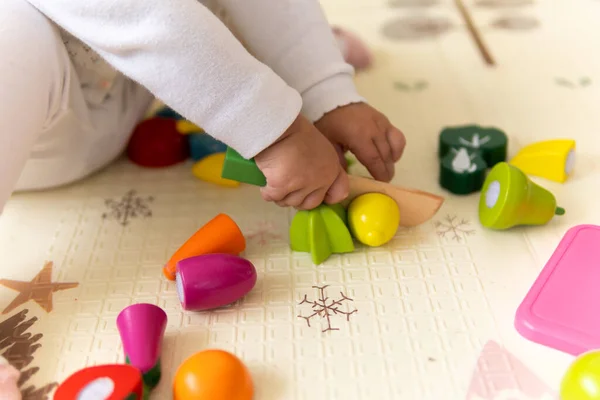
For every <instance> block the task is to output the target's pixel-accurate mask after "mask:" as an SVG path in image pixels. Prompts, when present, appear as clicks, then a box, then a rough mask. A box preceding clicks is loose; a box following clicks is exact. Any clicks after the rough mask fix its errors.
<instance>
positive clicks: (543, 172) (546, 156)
mask: <svg viewBox="0 0 600 400" xmlns="http://www.w3.org/2000/svg"><path fill="white" fill-rule="evenodd" d="M510 164H511V165H514V166H515V167H517V168H519V169H520V170H521V171H523V172H524V173H525V174H527V175H532V176H537V177H540V178H545V179H548V180H551V181H555V182H560V183H564V182H565V181H566V180H567V178H568V177H569V175H571V173H572V172H573V167H574V165H575V140H572V139H556V140H546V141H543V142H537V143H533V144H530V145H528V146H525V147H523V148H522V149H521V151H519V152H518V153H517V155H516V156H515V157H514V158H513V159H512V160H510Z"/></svg>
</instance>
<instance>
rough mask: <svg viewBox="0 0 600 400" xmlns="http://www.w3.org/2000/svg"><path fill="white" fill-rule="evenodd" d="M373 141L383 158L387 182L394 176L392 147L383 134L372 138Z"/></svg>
mask: <svg viewBox="0 0 600 400" xmlns="http://www.w3.org/2000/svg"><path fill="white" fill-rule="evenodd" d="M373 143H374V144H375V147H376V148H377V151H378V152H379V155H380V156H381V159H382V160H383V163H384V165H385V169H386V177H387V179H385V181H386V182H389V181H391V180H392V178H393V177H394V158H393V156H392V148H391V146H390V143H389V142H388V140H387V137H386V136H385V135H377V136H375V137H374V138H373Z"/></svg>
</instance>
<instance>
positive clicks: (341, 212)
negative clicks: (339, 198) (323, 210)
mask: <svg viewBox="0 0 600 400" xmlns="http://www.w3.org/2000/svg"><path fill="white" fill-rule="evenodd" d="M326 207H329V208H330V209H331V210H332V211H333V212H335V213H336V214H337V215H338V217H340V219H341V220H342V222H343V223H344V225H348V218H347V213H346V209H345V208H344V206H343V205H341V204H339V203H338V204H332V205H329V206H326Z"/></svg>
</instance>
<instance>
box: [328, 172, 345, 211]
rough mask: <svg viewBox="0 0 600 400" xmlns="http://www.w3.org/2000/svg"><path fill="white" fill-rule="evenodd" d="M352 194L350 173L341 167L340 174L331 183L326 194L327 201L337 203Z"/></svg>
mask: <svg viewBox="0 0 600 400" xmlns="http://www.w3.org/2000/svg"><path fill="white" fill-rule="evenodd" d="M349 194H350V183H349V182H348V174H346V172H345V171H344V170H343V169H341V168H340V170H339V174H338V176H337V178H336V179H335V181H333V183H332V184H331V186H330V187H329V189H328V190H327V194H326V195H325V203H327V204H337V203H341V202H342V201H344V200H346V197H348V195H349Z"/></svg>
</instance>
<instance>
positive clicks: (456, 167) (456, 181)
mask: <svg viewBox="0 0 600 400" xmlns="http://www.w3.org/2000/svg"><path fill="white" fill-rule="evenodd" d="M486 170H487V164H486V162H485V161H484V160H483V158H482V157H481V154H480V153H479V152H477V151H469V150H468V149H466V148H465V147H461V148H458V149H455V148H451V149H450V151H449V152H448V154H446V156H445V157H444V158H442V160H441V161H440V186H442V187H443V188H444V189H446V190H448V191H450V192H451V193H454V194H461V195H465V194H471V193H474V192H478V191H479V190H481V188H482V187H483V182H485V173H486Z"/></svg>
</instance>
